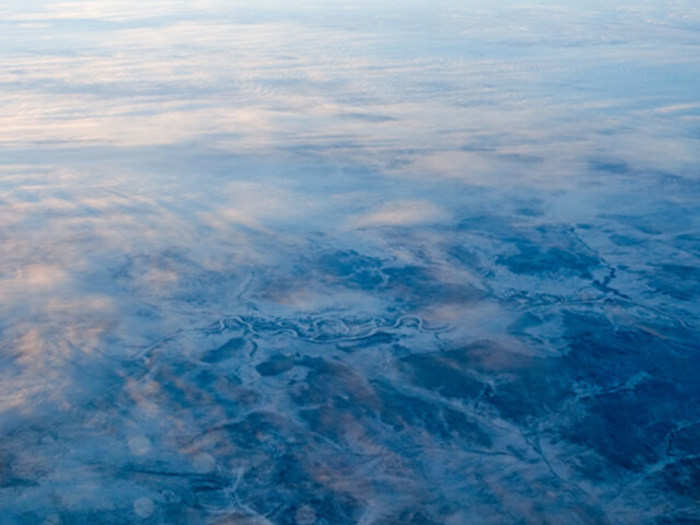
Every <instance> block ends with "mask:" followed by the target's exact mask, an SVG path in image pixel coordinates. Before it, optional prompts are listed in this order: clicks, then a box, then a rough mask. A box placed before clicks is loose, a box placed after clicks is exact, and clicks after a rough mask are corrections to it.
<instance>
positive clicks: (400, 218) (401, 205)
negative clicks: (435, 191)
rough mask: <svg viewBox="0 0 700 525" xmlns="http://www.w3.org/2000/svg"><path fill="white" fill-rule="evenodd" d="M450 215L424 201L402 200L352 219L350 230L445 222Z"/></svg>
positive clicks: (350, 220)
mask: <svg viewBox="0 0 700 525" xmlns="http://www.w3.org/2000/svg"><path fill="white" fill-rule="evenodd" d="M447 217H448V214H447V213H446V212H445V211H444V210H443V209H442V208H440V207H438V206H437V205H435V204H433V203H432V202H429V201H422V200H402V201H394V202H388V203H385V204H382V205H381V206H379V207H378V208H376V209H374V210H372V211H370V212H367V213H364V214H361V215H356V216H354V217H352V218H350V219H349V220H348V222H347V225H348V227H350V228H368V227H374V226H410V225H415V224H425V223H431V222H439V221H442V220H445V219H446V218H447Z"/></svg>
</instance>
